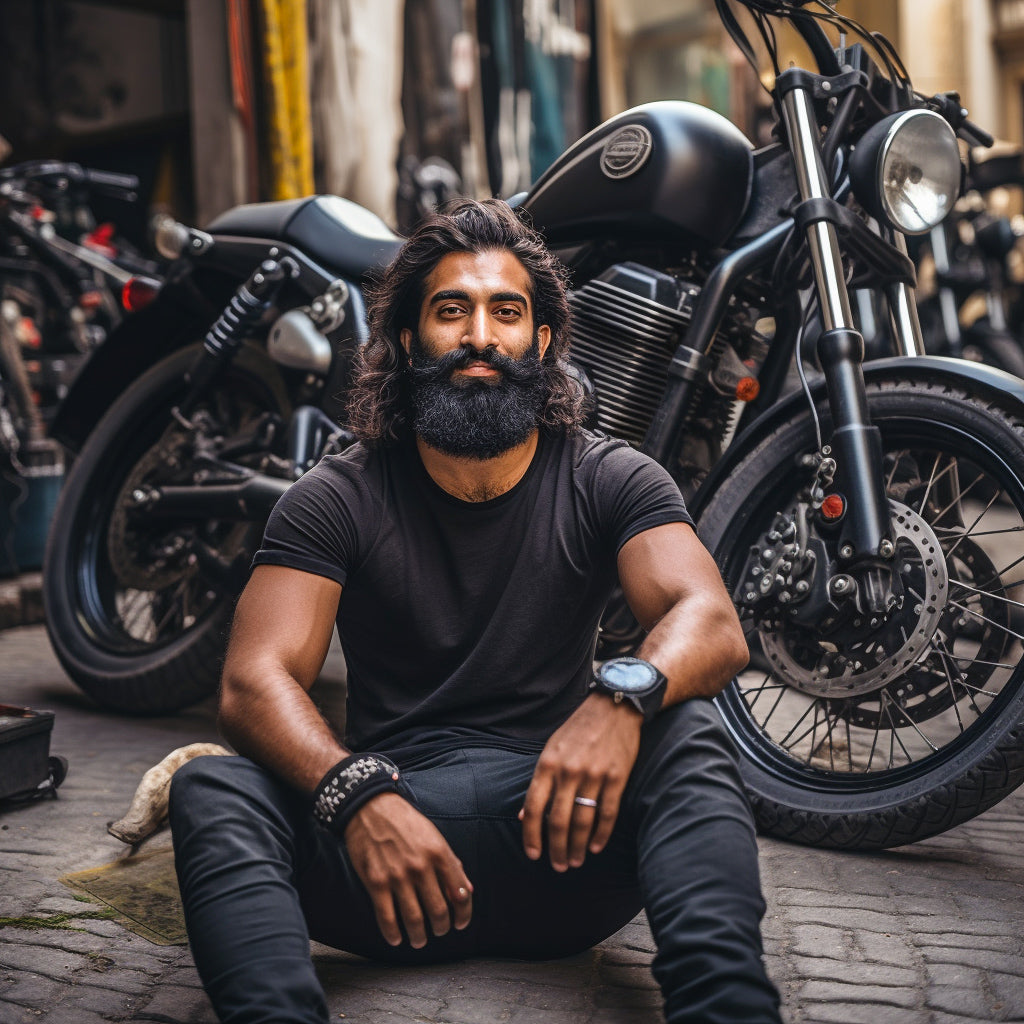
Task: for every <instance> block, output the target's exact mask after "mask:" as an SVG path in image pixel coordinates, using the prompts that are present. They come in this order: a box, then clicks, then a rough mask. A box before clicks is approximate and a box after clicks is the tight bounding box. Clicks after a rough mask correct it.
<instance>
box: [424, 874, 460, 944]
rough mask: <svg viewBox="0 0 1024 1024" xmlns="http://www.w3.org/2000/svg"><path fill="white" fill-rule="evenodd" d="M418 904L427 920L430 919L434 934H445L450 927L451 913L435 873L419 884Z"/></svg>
mask: <svg viewBox="0 0 1024 1024" xmlns="http://www.w3.org/2000/svg"><path fill="white" fill-rule="evenodd" d="M419 898H420V904H421V905H422V907H423V909H424V910H425V911H426V914H427V920H428V921H430V930H431V931H432V932H433V933H434V934H435V935H445V934H447V932H448V929H449V928H451V926H452V922H451V915H450V914H449V912H448V900H447V899H445V894H444V891H443V889H442V883H441V882H440V880H439V879H438V878H437V876H436V875H431V876H430V877H429V878H428V879H425V880H424V882H423V885H421V886H420V892H419Z"/></svg>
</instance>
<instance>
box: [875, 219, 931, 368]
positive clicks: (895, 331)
mask: <svg viewBox="0 0 1024 1024" xmlns="http://www.w3.org/2000/svg"><path fill="white" fill-rule="evenodd" d="M940 227H941V225H940ZM889 241H890V242H891V243H892V244H893V245H894V246H895V247H896V248H897V249H899V251H900V252H901V253H903V255H904V256H906V255H907V240H906V238H904V237H903V233H902V232H900V231H893V232H892V233H891V237H890V238H889ZM887 292H888V296H889V320H890V323H891V324H892V336H893V340H894V341H895V344H896V355H898V356H923V355H924V337H923V336H922V334H921V321H920V319H918V316H917V296H916V295H915V294H914V289H913V288H911V287H910V285H908V284H904V283H903V282H902V281H900V282H897V283H896V284H891V285H889V287H888V289H887Z"/></svg>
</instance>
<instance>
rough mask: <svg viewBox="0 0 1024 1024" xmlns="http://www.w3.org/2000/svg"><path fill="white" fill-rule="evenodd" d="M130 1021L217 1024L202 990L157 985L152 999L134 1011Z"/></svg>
mask: <svg viewBox="0 0 1024 1024" xmlns="http://www.w3.org/2000/svg"><path fill="white" fill-rule="evenodd" d="M132 1020H133V1021H135V1020H137V1021H144V1020H153V1021H161V1022H163V1021H168V1020H173V1021H179V1020H180V1021H189V1022H190V1024H200V1022H201V1024H217V1016H216V1014H215V1013H214V1012H213V1007H212V1006H211V1005H210V1000H209V999H207V998H206V993H205V992H203V990H202V989H199V990H198V991H196V990H195V989H194V988H191V987H187V988H183V987H181V986H178V985H163V984H161V985H158V986H157V987H156V989H155V990H154V992H153V997H152V998H151V999H150V1000H149V1001H148V1002H147V1003H146V1004H145V1006H143V1007H141V1008H140V1009H138V1010H136V1011H135V1013H134V1014H133V1015H132Z"/></svg>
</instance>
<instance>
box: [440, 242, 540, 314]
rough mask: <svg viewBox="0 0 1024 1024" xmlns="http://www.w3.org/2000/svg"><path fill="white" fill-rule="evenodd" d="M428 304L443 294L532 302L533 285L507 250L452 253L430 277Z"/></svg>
mask: <svg viewBox="0 0 1024 1024" xmlns="http://www.w3.org/2000/svg"><path fill="white" fill-rule="evenodd" d="M425 284H426V288H425V296H424V298H425V301H426V302H428V303H429V302H432V301H434V296H435V295H437V294H438V293H441V292H446V291H458V292H463V293H465V294H467V295H470V296H472V297H479V296H481V295H482V296H484V297H487V298H490V297H491V296H497V297H499V298H505V299H510V298H511V297H512V296H513V295H518V296H521V297H522V298H524V299H526V301H527V302H529V300H530V298H531V296H532V294H533V282H532V281H531V279H530V274H529V272H528V271H527V269H526V267H524V266H523V264H522V263H520V261H519V259H518V258H517V257H516V256H515V254H514V253H511V252H509V251H508V250H507V249H487V250H484V251H483V252H478V253H474V252H451V253H448V254H447V255H445V256H443V257H442V258H441V259H440V260H439V261H438V263H437V266H435V267H434V269H433V270H432V271H431V272H430V274H428V275H427V279H426V282H425Z"/></svg>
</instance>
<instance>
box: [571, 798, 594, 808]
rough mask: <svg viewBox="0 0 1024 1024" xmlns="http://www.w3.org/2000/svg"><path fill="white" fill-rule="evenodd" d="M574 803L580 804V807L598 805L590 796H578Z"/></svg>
mask: <svg viewBox="0 0 1024 1024" xmlns="http://www.w3.org/2000/svg"><path fill="white" fill-rule="evenodd" d="M573 803H574V804H579V805H580V807H596V806H597V801H596V800H591V799H590V797H589V796H578V797H576V798H575V799H574V800H573Z"/></svg>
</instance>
